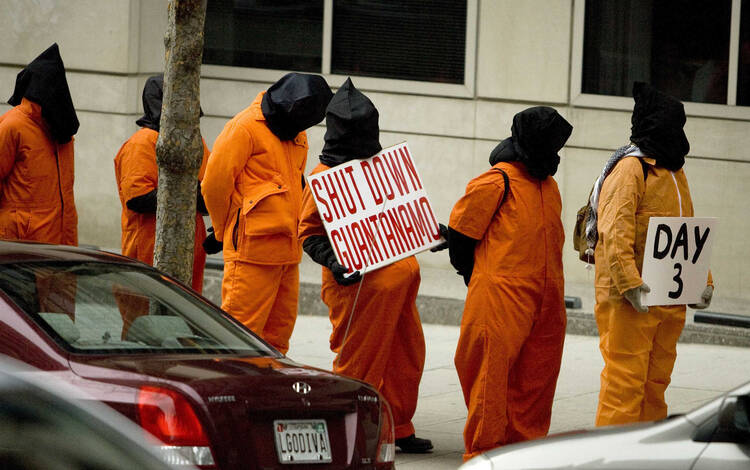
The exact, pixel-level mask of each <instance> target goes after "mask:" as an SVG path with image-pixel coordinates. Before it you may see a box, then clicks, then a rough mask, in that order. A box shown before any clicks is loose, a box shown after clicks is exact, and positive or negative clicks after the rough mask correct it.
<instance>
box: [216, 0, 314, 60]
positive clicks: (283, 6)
mask: <svg viewBox="0 0 750 470" xmlns="http://www.w3.org/2000/svg"><path fill="white" fill-rule="evenodd" d="M205 34H206V35H205V46H204V49H203V63H204V64H215V65H233V66H239V67H255V68H264V69H281V70H298V71H302V72H317V73H320V71H321V51H322V49H323V0H210V1H209V2H208V6H207V8H206V25H205Z"/></svg>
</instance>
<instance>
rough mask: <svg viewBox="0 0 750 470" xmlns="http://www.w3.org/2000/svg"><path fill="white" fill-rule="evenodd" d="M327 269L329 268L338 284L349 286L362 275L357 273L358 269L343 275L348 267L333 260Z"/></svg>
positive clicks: (356, 281) (360, 278)
mask: <svg viewBox="0 0 750 470" xmlns="http://www.w3.org/2000/svg"><path fill="white" fill-rule="evenodd" d="M329 269H330V270H331V273H333V278H334V279H335V280H336V282H338V283H339V285H340V286H350V285H352V284H356V283H358V282H359V281H360V280H362V275H361V274H360V273H359V271H354V272H353V273H352V274H351V276H348V277H346V276H344V275H345V274H346V272H347V271H348V269H347V268H346V266H344V265H341V264H339V263H338V262H337V261H334V262H333V264H332V265H331V266H330V268H329Z"/></svg>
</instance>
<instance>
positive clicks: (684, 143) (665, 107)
mask: <svg viewBox="0 0 750 470" xmlns="http://www.w3.org/2000/svg"><path fill="white" fill-rule="evenodd" d="M633 99H634V100H635V106H633V117H632V118H631V123H632V124H633V126H632V127H631V131H632V134H631V136H630V141H631V142H633V143H634V144H635V145H637V146H638V147H639V148H640V149H641V151H642V152H643V153H644V154H646V155H647V156H649V157H652V158H653V159H655V160H656V165H657V166H660V167H663V168H666V169H668V170H671V171H677V170H679V169H680V168H682V166H683V165H684V164H685V155H687V154H688V152H689V151H690V143H689V142H688V140H687V136H686V135H685V131H684V130H683V126H685V121H686V118H685V108H684V107H683V106H682V103H680V102H679V101H678V100H677V99H675V98H672V97H671V96H669V95H667V94H665V93H662V92H660V91H659V90H657V89H656V88H654V87H652V86H651V85H648V84H646V83H643V82H635V83H634V84H633Z"/></svg>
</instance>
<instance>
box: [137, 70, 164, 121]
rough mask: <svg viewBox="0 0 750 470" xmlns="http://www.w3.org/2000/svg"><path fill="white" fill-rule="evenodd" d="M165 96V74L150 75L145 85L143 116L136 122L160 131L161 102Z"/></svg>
mask: <svg viewBox="0 0 750 470" xmlns="http://www.w3.org/2000/svg"><path fill="white" fill-rule="evenodd" d="M163 96H164V75H161V74H160V75H154V76H153V77H148V80H146V84H145V85H144V86H143V98H142V99H143V116H141V117H140V119H138V120H137V121H135V123H136V124H138V125H139V126H141V127H148V128H149V129H153V130H155V131H156V132H159V121H160V120H161V102H162V98H163Z"/></svg>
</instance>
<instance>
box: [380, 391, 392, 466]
mask: <svg viewBox="0 0 750 470" xmlns="http://www.w3.org/2000/svg"><path fill="white" fill-rule="evenodd" d="M395 458H396V444H395V429H394V425H393V415H392V414H391V406H390V405H389V404H388V402H387V401H385V399H382V398H381V400H380V437H379V438H378V458H377V460H378V462H380V463H388V462H393V461H394V460H395Z"/></svg>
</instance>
